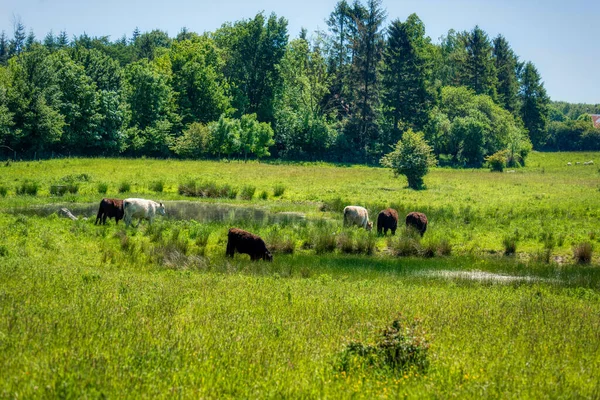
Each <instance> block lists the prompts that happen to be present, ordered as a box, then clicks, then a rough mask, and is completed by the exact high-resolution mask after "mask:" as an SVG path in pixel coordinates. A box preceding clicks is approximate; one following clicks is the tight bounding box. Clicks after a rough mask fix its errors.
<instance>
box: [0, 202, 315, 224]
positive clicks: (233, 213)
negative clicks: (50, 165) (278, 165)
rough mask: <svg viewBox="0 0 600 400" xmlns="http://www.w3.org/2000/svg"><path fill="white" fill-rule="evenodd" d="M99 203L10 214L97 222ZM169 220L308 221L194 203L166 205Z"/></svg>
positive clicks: (299, 215) (49, 206) (287, 214)
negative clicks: (64, 212) (63, 215)
mask: <svg viewBox="0 0 600 400" xmlns="http://www.w3.org/2000/svg"><path fill="white" fill-rule="evenodd" d="M98 206H99V203H69V204H60V203H56V204H45V205H41V206H29V207H16V208H13V209H10V210H7V212H9V213H12V214H22V215H26V216H40V217H48V216H50V215H52V214H55V213H57V212H58V211H59V210H60V209H61V208H62V207H65V208H67V209H68V210H69V211H71V212H72V213H73V215H75V216H77V217H78V218H96V214H97V212H98ZM165 209H166V211H167V215H166V218H167V219H173V220H191V219H193V220H196V221H199V222H202V223H209V222H239V221H253V222H257V223H265V224H267V223H287V222H289V223H294V222H298V221H301V220H304V219H305V215H304V214H302V213H297V212H280V213H271V212H269V211H268V210H265V209H263V208H259V207H247V206H235V205H231V204H217V203H201V202H192V201H168V202H165Z"/></svg>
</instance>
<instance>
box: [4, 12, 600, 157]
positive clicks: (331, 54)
mask: <svg viewBox="0 0 600 400" xmlns="http://www.w3.org/2000/svg"><path fill="white" fill-rule="evenodd" d="M386 19H387V15H386V12H385V9H384V8H383V5H382V2H381V0H362V1H361V0H355V1H354V2H352V3H350V2H347V1H345V0H342V1H339V2H338V3H337V4H336V5H335V8H334V9H333V10H332V12H331V14H330V15H329V16H328V18H327V19H326V22H327V29H326V30H325V31H320V32H315V33H314V34H312V35H310V37H309V35H308V33H307V32H306V30H302V31H301V32H300V33H299V34H298V35H297V36H296V37H294V38H292V39H290V34H289V32H288V29H287V20H286V19H285V18H283V17H278V16H277V15H275V14H270V15H268V16H267V15H265V14H264V13H258V14H257V15H256V16H254V17H253V18H249V19H244V20H240V21H236V22H232V23H229V22H228V23H224V24H223V25H222V26H221V27H220V28H218V29H217V30H215V31H214V32H205V33H203V34H198V33H195V32H191V31H189V30H188V29H186V28H183V29H182V30H181V31H180V32H179V33H178V34H177V36H176V37H173V38H172V37H169V35H168V34H167V33H166V32H163V31H161V30H153V31H151V32H140V31H139V30H138V29H136V30H135V31H134V32H133V33H132V35H131V37H122V38H120V39H117V40H114V41H111V40H110V39H109V37H106V36H104V37H90V36H88V35H86V34H82V35H80V36H76V37H72V38H69V36H68V35H67V33H66V32H60V33H59V34H58V35H55V34H54V33H53V32H49V33H48V34H47V35H46V36H45V37H44V38H43V39H38V38H36V37H35V35H34V34H33V33H32V31H30V32H29V34H27V33H26V28H25V26H24V25H23V24H22V23H21V22H20V21H17V23H16V24H15V26H14V29H13V33H12V38H9V37H8V36H7V34H6V33H5V32H4V31H3V32H2V34H1V35H0V145H1V146H2V147H0V152H5V154H8V153H9V152H8V150H7V149H11V150H14V151H16V152H17V153H18V154H20V155H21V156H22V157H32V156H34V155H36V156H37V157H49V156H51V155H52V154H54V155H68V154H70V155H93V156H96V155H102V156H117V155H123V156H133V157H135V156H151V157H173V156H178V157H187V158H209V157H213V158H223V157H227V158H232V157H234V158H242V159H248V158H263V157H276V158H282V159H296V160H328V161H340V162H360V163H365V162H366V163H377V162H378V161H379V160H380V159H381V157H382V156H383V155H385V154H386V153H389V152H390V151H391V150H392V148H393V146H395V145H396V143H397V142H398V141H399V140H400V139H401V137H402V134H403V133H404V132H407V131H409V130H411V131H414V132H420V133H422V136H423V138H424V139H425V140H426V141H427V142H428V143H429V144H430V145H431V147H432V149H433V152H434V154H435V156H436V157H437V158H438V159H439V161H440V163H447V164H453V165H469V166H479V165H482V164H483V163H484V160H485V157H486V156H489V155H491V154H494V153H497V152H498V151H506V152H507V154H510V157H512V158H511V160H512V162H514V163H520V162H523V161H524V159H525V157H526V155H527V153H528V152H529V151H530V150H531V149H532V148H535V149H554V148H556V149H561V150H562V149H564V150H566V149H569V150H577V149H583V148H585V149H588V150H591V149H592V148H590V147H589V146H592V147H594V146H596V147H594V149H600V140H598V137H600V136H599V133H598V130H594V129H593V128H592V127H591V123H590V124H588V125H590V126H588V125H585V123H584V122H585V121H584V119H583V118H582V119H581V120H578V118H579V115H578V116H576V117H575V116H571V115H568V113H561V112H560V111H557V110H559V108H558V107H557V106H556V103H551V101H550V99H549V97H548V95H547V93H546V90H545V88H544V85H543V82H542V79H541V77H540V74H539V72H538V71H537V69H536V68H535V66H534V65H533V63H531V62H524V61H521V60H520V59H519V57H518V56H517V55H516V54H515V53H514V51H513V50H512V49H511V47H510V44H509V43H508V41H507V40H506V38H504V37H503V36H502V35H499V36H497V37H496V38H493V39H491V38H490V37H489V36H488V35H487V34H486V32H485V31H483V30H482V29H481V28H479V27H478V26H475V27H474V28H473V29H472V30H471V31H464V32H455V31H453V30H451V31H449V32H448V34H447V35H445V36H443V37H442V38H440V41H439V43H433V42H432V40H431V39H430V38H429V37H428V36H427V35H426V33H425V25H424V24H423V22H422V21H421V20H420V19H419V17H418V16H417V15H416V14H412V15H410V16H409V17H408V18H407V19H406V20H405V21H401V20H399V19H395V20H393V21H391V22H390V23H389V24H386V23H385V21H386ZM558 114H560V115H562V116H563V118H562V119H561V120H557V118H558V117H557V115H558ZM588 122H589V121H588ZM584 125H585V129H584V128H583V127H584ZM582 129H583V130H582ZM584 131H585V132H584ZM572 132H578V133H577V135H579V136H578V138H579V139H577V140H576V141H571V139H569V138H570V137H571V136H573V134H572ZM566 142H568V143H569V146H571V147H569V148H567V147H564V146H565V143H566ZM0 154H2V153H0Z"/></svg>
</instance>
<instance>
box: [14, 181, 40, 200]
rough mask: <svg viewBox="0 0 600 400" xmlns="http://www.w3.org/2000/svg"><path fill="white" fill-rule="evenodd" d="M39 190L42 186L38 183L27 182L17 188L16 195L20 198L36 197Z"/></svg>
mask: <svg viewBox="0 0 600 400" xmlns="http://www.w3.org/2000/svg"><path fill="white" fill-rule="evenodd" d="M39 188H40V185H39V184H38V183H37V182H34V181H30V180H25V181H23V182H22V183H21V185H20V186H17V189H16V193H17V195H19V196H23V195H29V196H36V195H37V192H38V190H39Z"/></svg>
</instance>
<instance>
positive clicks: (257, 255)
mask: <svg viewBox="0 0 600 400" xmlns="http://www.w3.org/2000/svg"><path fill="white" fill-rule="evenodd" d="M236 251H237V252H238V253H242V254H248V255H250V259H251V260H252V261H255V260H259V259H262V260H265V261H273V255H271V253H270V252H269V250H268V249H267V245H266V244H265V242H264V240H262V239H261V238H260V236H257V235H255V234H253V233H250V232H246V231H244V230H242V229H238V228H231V229H229V232H228V233H227V250H226V251H225V255H226V256H229V257H231V258H233V254H234V253H235V252H236Z"/></svg>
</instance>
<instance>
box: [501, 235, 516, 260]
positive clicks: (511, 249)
mask: <svg viewBox="0 0 600 400" xmlns="http://www.w3.org/2000/svg"><path fill="white" fill-rule="evenodd" d="M517 242H518V238H517V236H515V235H506V236H504V238H503V239H502V245H503V246H504V254H505V255H507V256H509V255H512V254H515V253H516V252H517Z"/></svg>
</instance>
